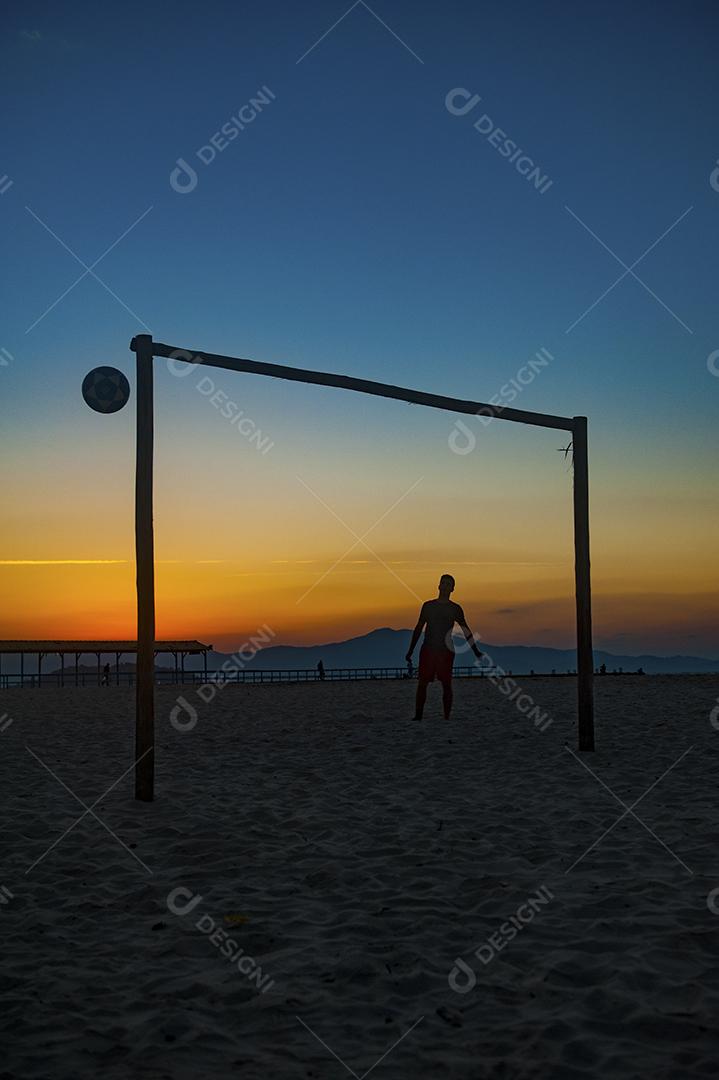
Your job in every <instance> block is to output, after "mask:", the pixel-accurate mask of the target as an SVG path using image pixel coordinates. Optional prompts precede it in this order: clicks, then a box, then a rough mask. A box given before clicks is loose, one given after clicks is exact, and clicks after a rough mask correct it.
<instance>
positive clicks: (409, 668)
mask: <svg viewBox="0 0 719 1080" xmlns="http://www.w3.org/2000/svg"><path fill="white" fill-rule="evenodd" d="M413 675H414V664H413V663H412V659H411V657H410V659H409V660H408V661H407V678H408V679H411V678H412V676H413Z"/></svg>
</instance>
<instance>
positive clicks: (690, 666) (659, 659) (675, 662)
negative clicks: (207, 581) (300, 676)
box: [185, 627, 719, 675]
mask: <svg viewBox="0 0 719 1080" xmlns="http://www.w3.org/2000/svg"><path fill="white" fill-rule="evenodd" d="M410 635H411V630H392V629H390V628H389V627H383V628H382V629H379V630H372V631H370V633H368V634H363V635H362V636H360V637H354V638H350V639H349V640H348V641H335V642H331V643H328V644H324V645H269V646H266V647H265V648H262V649H260V651H259V652H257V653H256V654H255V656H254V657H252V659H248V660H247V661H242V663H243V667H244V668H246V669H248V670H251V669H253V668H254V669H255V670H259V669H262V670H263V671H267V670H269V669H270V668H274V669H275V670H276V669H285V670H292V671H296V670H298V669H302V668H314V667H316V665H317V663H318V661H319V660H321V661H322V663H323V664H324V666H325V667H326V668H349V667H404V666H405V659H404V658H405V654H406V652H407V646H408V645H409V641H410ZM462 644H464V639H463V638H455V645H456V647H457V651H458V656H457V660H456V661H455V663H456V664H457V665H458V666H460V665H465V664H466V665H469V664H470V663H473V662H474V657H473V656H472V654H471V653H468V652H460V646H461V645H462ZM479 647H480V648H481V650H482V652H484V653H486V654H487V656H488V657H491V659H492V661H493V662H494V664H495V665H497V666H499V667H501V668H503V669H504V670H505V671H513V672H515V673H516V674H526V673H528V672H529V671H530V670H533V671H535V672H537V674H550V673H551V672H552V671H556V672H557V673H559V674H563V673H564V672H566V671H574V670H575V668H576V666H577V656H576V652H575V650H574V649H548V648H543V647H541V646H537V645H490V644H489V643H487V642H480V643H479ZM418 656H419V649H417V650H416V651H415V656H414V659H415V664H416V662H417V659H418ZM232 659H233V657H232V654H230V653H221V652H216V651H214V650H213V652H211V653H209V654H208V657H207V666H208V668H209V669H211V670H212V669H216V668H220V667H222V665H223V663H225V662H227V661H232ZM191 661H192V663H191ZM234 663H237V661H236V660H235V661H234ZM594 664H595V667H599V666H600V665H601V664H606V666H607V670H608V671H614V670H619V669H620V668H622V669H623V670H624V671H636V670H637V669H638V668H640V667H641V668H642V669H643V670H644V671H645V672H646V673H647V674H648V675H650V674H651V675H656V674H679V673H681V672H684V673H693V674H705V673H710V672H719V660H709V659H707V658H706V657H700V656H652V655H641V656H624V655H619V654H615V653H609V652H605V651H604V650H602V649H595V650H594ZM185 667H186V669H187V670H188V671H189V670H192V669H193V668H194V669H197V668H200V667H202V662H201V659H200V658H198V657H190V656H188V657H187V658H186V660H185Z"/></svg>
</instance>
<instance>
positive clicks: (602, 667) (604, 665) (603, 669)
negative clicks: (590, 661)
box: [599, 664, 607, 675]
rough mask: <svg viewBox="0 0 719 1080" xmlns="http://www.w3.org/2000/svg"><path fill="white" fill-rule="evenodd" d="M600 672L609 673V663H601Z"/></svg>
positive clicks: (602, 673) (601, 673)
mask: <svg viewBox="0 0 719 1080" xmlns="http://www.w3.org/2000/svg"><path fill="white" fill-rule="evenodd" d="M599 674H600V675H606V674H607V665H606V664H600V666H599Z"/></svg>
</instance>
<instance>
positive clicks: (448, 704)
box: [442, 678, 454, 720]
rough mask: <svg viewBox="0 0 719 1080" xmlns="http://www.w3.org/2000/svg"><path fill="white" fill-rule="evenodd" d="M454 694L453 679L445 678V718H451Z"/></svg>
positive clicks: (443, 689) (443, 686) (443, 691)
mask: <svg viewBox="0 0 719 1080" xmlns="http://www.w3.org/2000/svg"><path fill="white" fill-rule="evenodd" d="M453 697H454V695H453V694H452V680H451V678H450V679H445V680H444V681H443V682H442V708H443V709H444V718H445V720H449V714H450V713H451V711H452V700H453Z"/></svg>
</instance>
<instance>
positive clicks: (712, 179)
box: [709, 161, 719, 191]
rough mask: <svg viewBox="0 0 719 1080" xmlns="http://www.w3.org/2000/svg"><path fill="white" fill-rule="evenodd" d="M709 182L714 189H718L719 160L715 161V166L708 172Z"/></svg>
mask: <svg viewBox="0 0 719 1080" xmlns="http://www.w3.org/2000/svg"><path fill="white" fill-rule="evenodd" d="M709 183H710V184H711V186H712V187H713V188H714V190H715V191H719V161H717V163H716V165H715V167H714V168H713V169H712V171H711V172H710V173H709Z"/></svg>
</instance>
